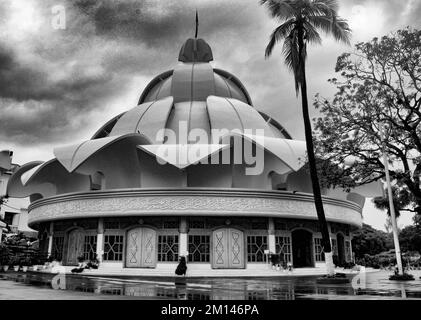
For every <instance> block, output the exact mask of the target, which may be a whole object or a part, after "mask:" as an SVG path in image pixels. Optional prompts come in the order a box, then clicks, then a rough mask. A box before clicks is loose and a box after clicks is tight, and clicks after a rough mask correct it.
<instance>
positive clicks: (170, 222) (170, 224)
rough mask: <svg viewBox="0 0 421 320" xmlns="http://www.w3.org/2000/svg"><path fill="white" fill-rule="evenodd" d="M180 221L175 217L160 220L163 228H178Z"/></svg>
mask: <svg viewBox="0 0 421 320" xmlns="http://www.w3.org/2000/svg"><path fill="white" fill-rule="evenodd" d="M179 226H180V223H179V222H178V220H177V219H164V221H163V222H162V228H164V229H178V227H179Z"/></svg>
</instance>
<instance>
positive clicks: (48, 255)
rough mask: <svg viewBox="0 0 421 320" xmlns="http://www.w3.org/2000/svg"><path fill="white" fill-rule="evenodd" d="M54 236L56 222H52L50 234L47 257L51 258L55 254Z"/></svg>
mask: <svg viewBox="0 0 421 320" xmlns="http://www.w3.org/2000/svg"><path fill="white" fill-rule="evenodd" d="M53 236H54V222H50V230H49V232H48V249H47V257H48V258H49V257H51V255H52V253H53Z"/></svg>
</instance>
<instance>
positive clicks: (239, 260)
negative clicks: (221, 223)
mask: <svg viewBox="0 0 421 320" xmlns="http://www.w3.org/2000/svg"><path fill="white" fill-rule="evenodd" d="M228 235H229V237H228V245H229V250H228V252H229V267H230V268H244V236H243V232H241V231H239V230H236V229H229V231H228Z"/></svg>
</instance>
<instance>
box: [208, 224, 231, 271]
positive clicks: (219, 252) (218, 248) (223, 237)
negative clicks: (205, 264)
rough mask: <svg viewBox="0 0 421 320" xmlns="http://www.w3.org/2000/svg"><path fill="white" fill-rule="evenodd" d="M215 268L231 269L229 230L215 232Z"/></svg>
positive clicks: (213, 265)
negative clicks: (229, 260) (229, 261)
mask: <svg viewBox="0 0 421 320" xmlns="http://www.w3.org/2000/svg"><path fill="white" fill-rule="evenodd" d="M212 256H213V259H212V261H213V264H212V267H213V268H223V269H226V268H229V263H228V229H218V230H215V231H214V232H213V255H212Z"/></svg>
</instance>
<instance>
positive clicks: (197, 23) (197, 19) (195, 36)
mask: <svg viewBox="0 0 421 320" xmlns="http://www.w3.org/2000/svg"><path fill="white" fill-rule="evenodd" d="M198 31H199V14H198V13H197V9H196V32H195V33H194V38H195V39H197V32H198Z"/></svg>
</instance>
